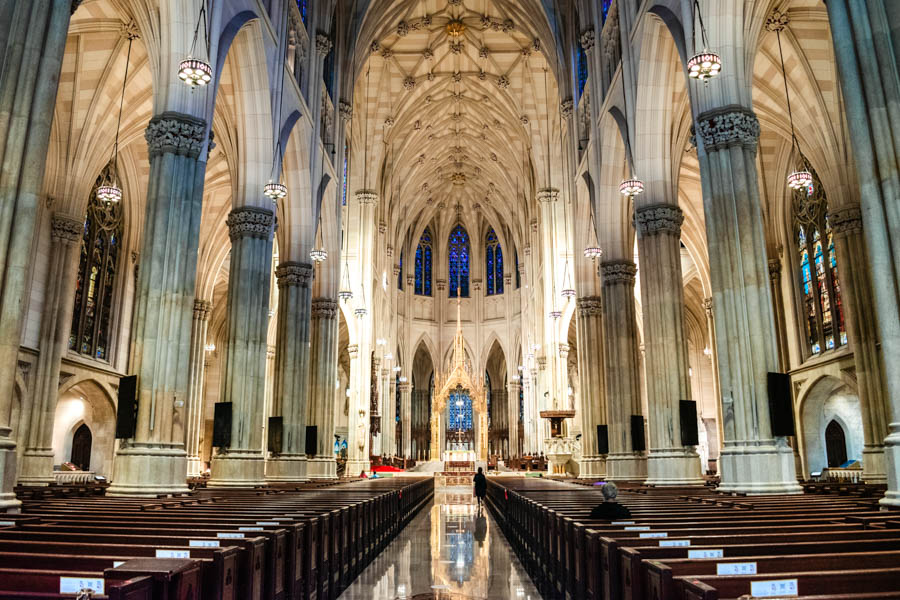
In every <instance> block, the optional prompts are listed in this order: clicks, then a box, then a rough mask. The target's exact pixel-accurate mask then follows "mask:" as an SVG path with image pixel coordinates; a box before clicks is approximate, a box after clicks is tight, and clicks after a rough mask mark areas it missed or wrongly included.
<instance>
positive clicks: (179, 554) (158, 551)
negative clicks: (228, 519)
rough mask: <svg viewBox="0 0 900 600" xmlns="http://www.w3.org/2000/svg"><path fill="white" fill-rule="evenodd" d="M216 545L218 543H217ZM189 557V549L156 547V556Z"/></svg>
mask: <svg viewBox="0 0 900 600" xmlns="http://www.w3.org/2000/svg"><path fill="white" fill-rule="evenodd" d="M216 545H218V543H217V544H216ZM190 557H191V551H190V550H164V549H162V548H157V549H156V558H190Z"/></svg>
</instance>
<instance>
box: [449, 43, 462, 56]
mask: <svg viewBox="0 0 900 600" xmlns="http://www.w3.org/2000/svg"><path fill="white" fill-rule="evenodd" d="M449 48H450V52H452V53H453V54H462V50H463V43H462V42H450V43H449Z"/></svg>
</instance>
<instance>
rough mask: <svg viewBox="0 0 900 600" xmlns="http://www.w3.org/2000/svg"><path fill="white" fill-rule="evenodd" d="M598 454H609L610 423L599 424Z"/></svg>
mask: <svg viewBox="0 0 900 600" xmlns="http://www.w3.org/2000/svg"><path fill="white" fill-rule="evenodd" d="M597 454H609V426H608V425H597Z"/></svg>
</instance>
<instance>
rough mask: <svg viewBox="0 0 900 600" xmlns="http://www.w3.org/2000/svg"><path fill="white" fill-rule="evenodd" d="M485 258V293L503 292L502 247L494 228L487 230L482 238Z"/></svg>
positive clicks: (490, 294) (491, 294) (489, 294)
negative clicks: (483, 238)
mask: <svg viewBox="0 0 900 600" xmlns="http://www.w3.org/2000/svg"><path fill="white" fill-rule="evenodd" d="M484 247H485V259H486V262H487V269H486V271H485V277H486V278H487V295H488V296H493V295H494V294H502V293H503V249H502V248H501V247H500V241H499V240H498V239H497V234H496V233H495V232H494V229H493V228H491V229H490V230H488V233H487V236H486V237H485V240H484Z"/></svg>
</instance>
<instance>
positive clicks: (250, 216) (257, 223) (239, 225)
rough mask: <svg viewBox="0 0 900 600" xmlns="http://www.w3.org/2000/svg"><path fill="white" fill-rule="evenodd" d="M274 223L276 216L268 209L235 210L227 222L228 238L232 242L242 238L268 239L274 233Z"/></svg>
mask: <svg viewBox="0 0 900 600" xmlns="http://www.w3.org/2000/svg"><path fill="white" fill-rule="evenodd" d="M274 222H275V214H274V213H273V212H272V211H271V210H270V209H268V208H261V207H258V206H244V207H241V208H235V209H234V210H232V211H231V212H230V213H229V214H228V219H226V220H225V224H226V225H228V236H229V237H230V238H231V239H232V240H235V239H238V238H242V237H256V238H267V237H269V236H271V235H272V233H273V225H274Z"/></svg>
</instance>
